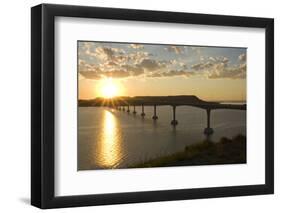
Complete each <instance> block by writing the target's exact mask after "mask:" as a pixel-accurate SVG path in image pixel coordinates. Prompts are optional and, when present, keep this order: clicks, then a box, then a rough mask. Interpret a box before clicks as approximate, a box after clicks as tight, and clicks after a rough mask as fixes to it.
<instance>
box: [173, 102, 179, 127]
mask: <svg viewBox="0 0 281 213" xmlns="http://www.w3.org/2000/svg"><path fill="white" fill-rule="evenodd" d="M178 123H179V122H178V121H177V120H176V106H173V120H172V121H171V125H173V126H176V125H178Z"/></svg>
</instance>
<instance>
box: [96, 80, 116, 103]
mask: <svg viewBox="0 0 281 213" xmlns="http://www.w3.org/2000/svg"><path fill="white" fill-rule="evenodd" d="M118 93H119V87H118V84H117V83H116V82H115V81H114V80H113V79H112V78H106V79H103V80H102V82H101V84H100V95H101V96H102V97H105V98H114V97H115V96H117V95H118Z"/></svg>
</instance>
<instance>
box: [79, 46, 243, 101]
mask: <svg viewBox="0 0 281 213" xmlns="http://www.w3.org/2000/svg"><path fill="white" fill-rule="evenodd" d="M78 72H79V74H78V86H79V99H93V98H96V97H100V96H108V97H109V96H146V95H150V96H154V95H155V96H162V95H163V96H164V95H196V96H198V97H199V98H201V99H203V100H210V101H245V100H246V48H229V47H199V46H181V45H159V44H133V43H110V42H104V43H103V42H89V41H87V42H86V41H78Z"/></svg>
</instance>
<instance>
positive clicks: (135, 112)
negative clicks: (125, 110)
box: [133, 105, 137, 115]
mask: <svg viewBox="0 0 281 213" xmlns="http://www.w3.org/2000/svg"><path fill="white" fill-rule="evenodd" d="M133 113H134V115H135V114H137V111H136V106H135V105H134V111H133Z"/></svg>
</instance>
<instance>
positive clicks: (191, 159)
mask: <svg viewBox="0 0 281 213" xmlns="http://www.w3.org/2000/svg"><path fill="white" fill-rule="evenodd" d="M237 163H246V137H245V136H243V135H237V136H235V137H233V138H232V139H229V138H225V137H223V138H221V139H220V141H219V142H213V141H209V140H206V141H203V142H202V143H198V144H194V145H190V146H187V147H185V149H184V151H182V152H177V153H174V154H171V155H167V156H163V157H158V158H155V159H151V160H148V161H146V162H142V163H139V164H135V165H131V166H129V167H130V168H143V167H162V166H189V165H210V164H237Z"/></svg>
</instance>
